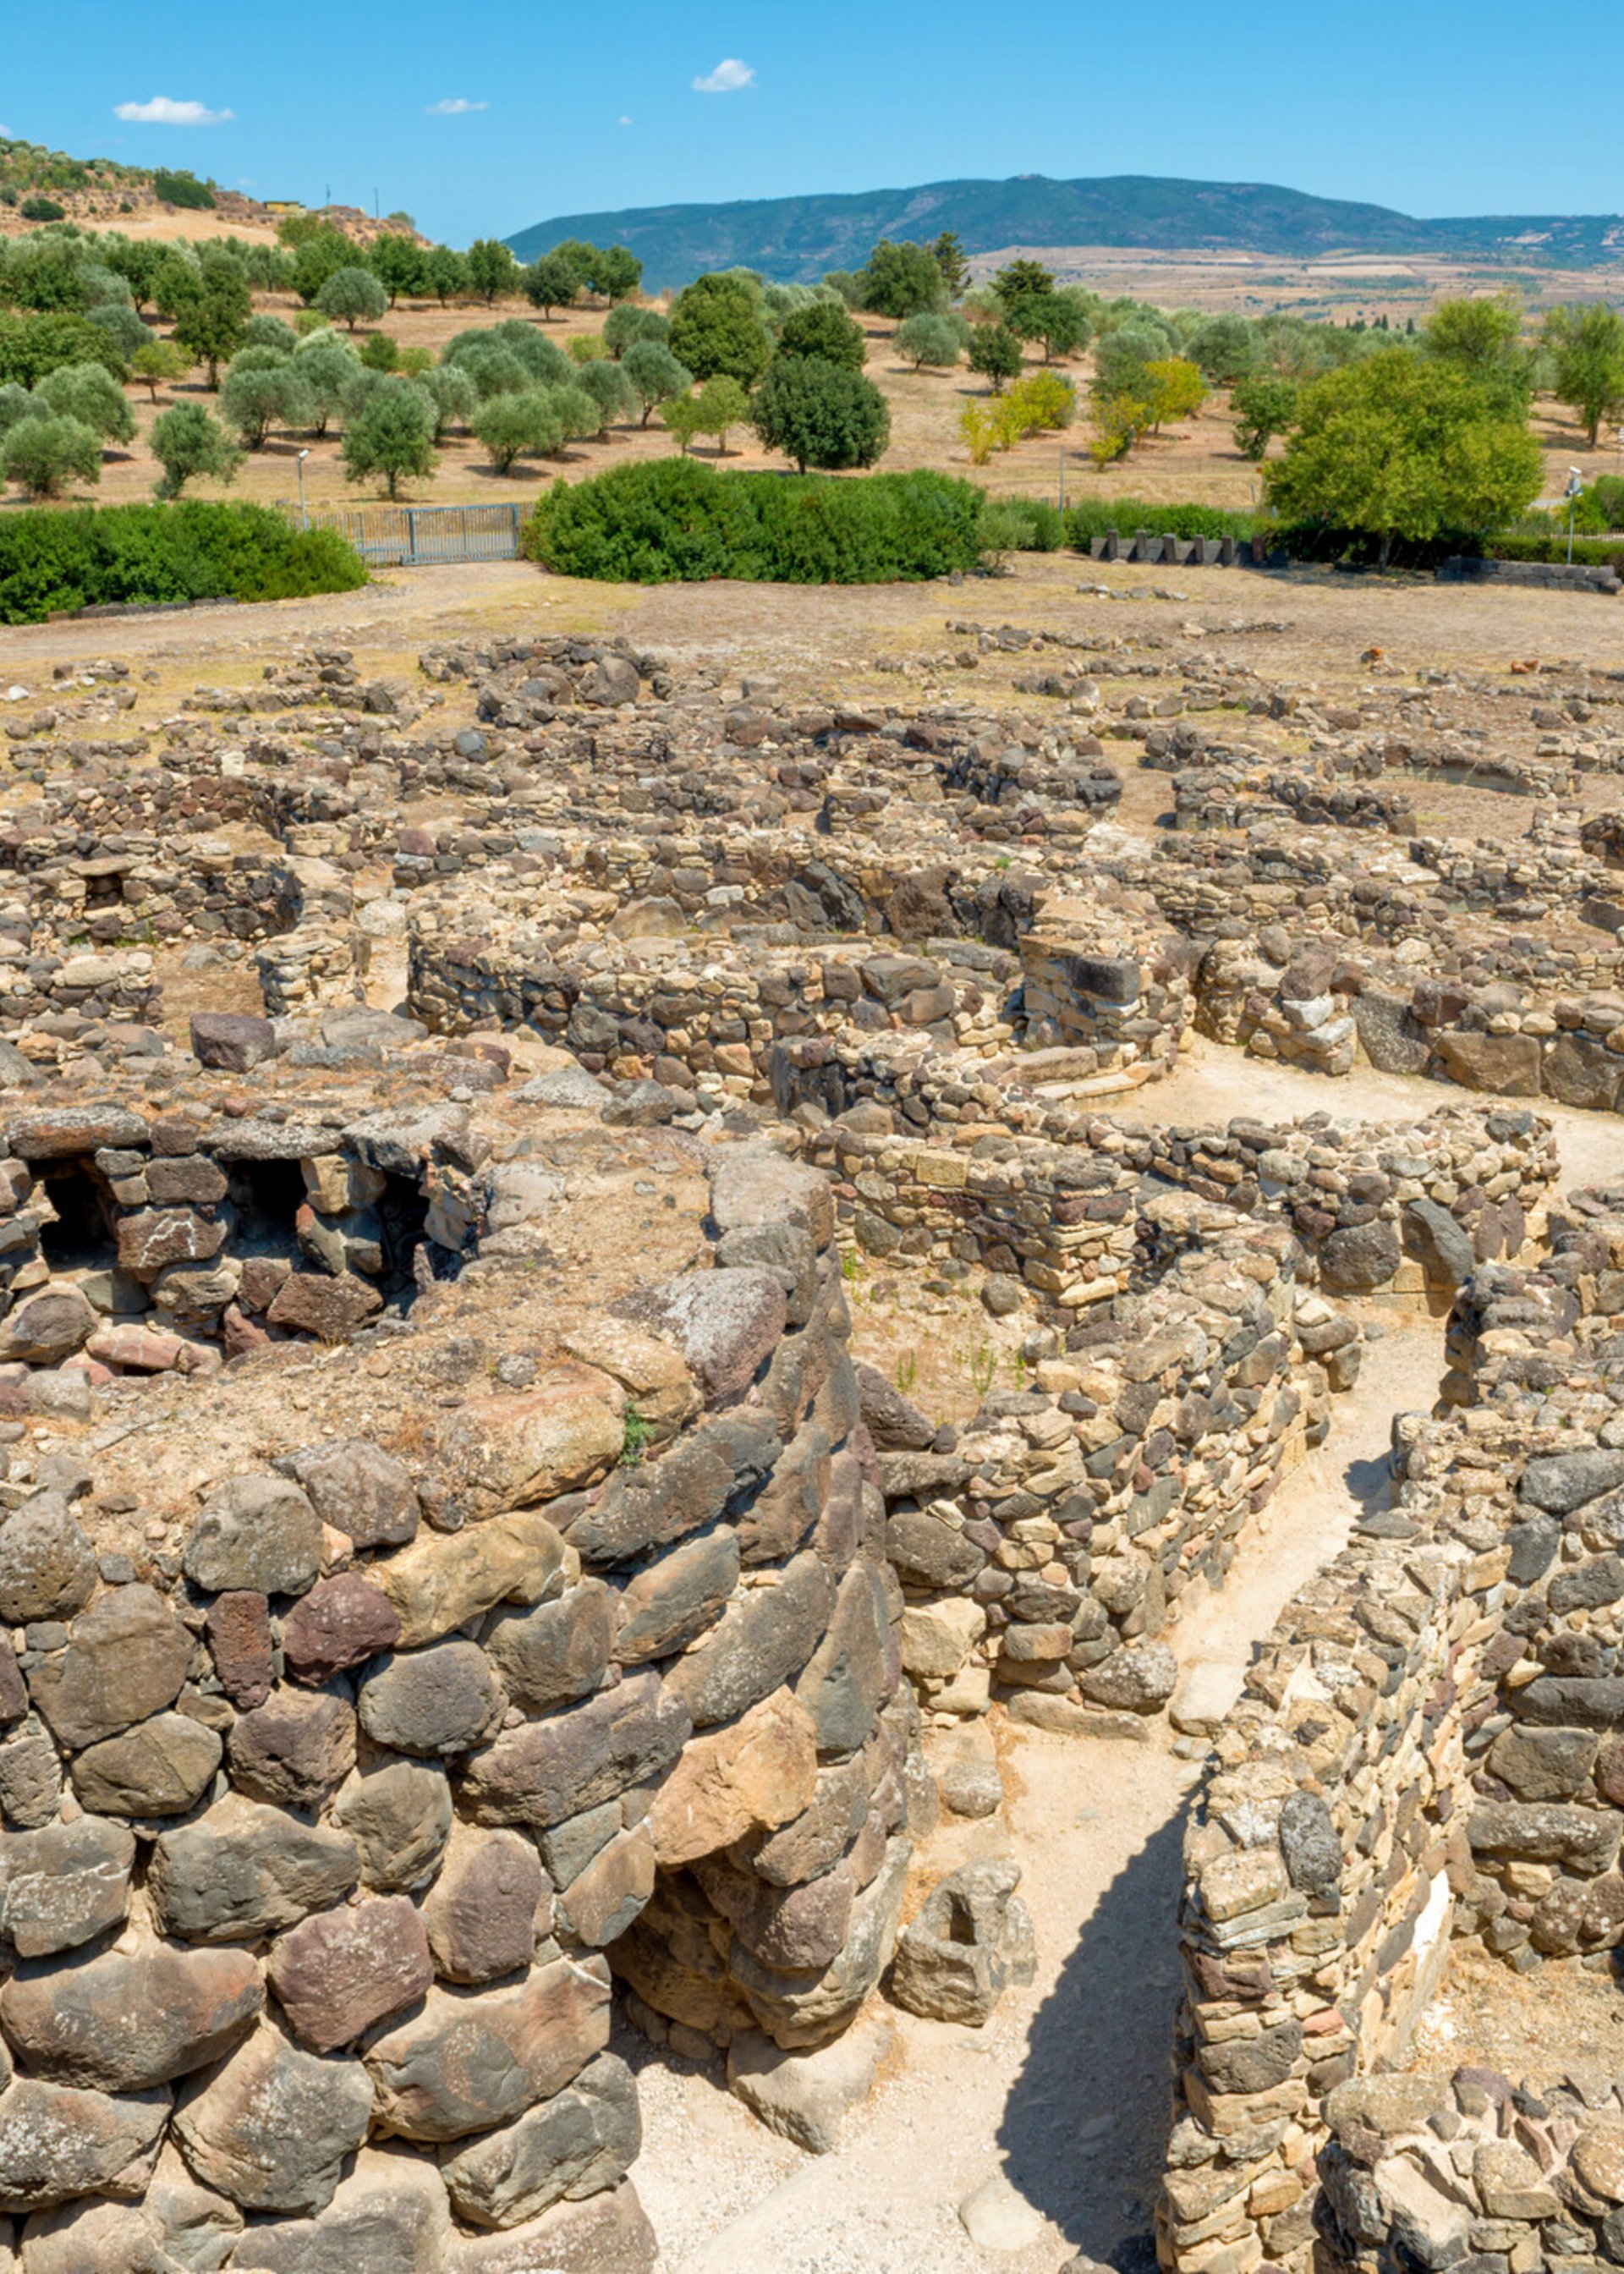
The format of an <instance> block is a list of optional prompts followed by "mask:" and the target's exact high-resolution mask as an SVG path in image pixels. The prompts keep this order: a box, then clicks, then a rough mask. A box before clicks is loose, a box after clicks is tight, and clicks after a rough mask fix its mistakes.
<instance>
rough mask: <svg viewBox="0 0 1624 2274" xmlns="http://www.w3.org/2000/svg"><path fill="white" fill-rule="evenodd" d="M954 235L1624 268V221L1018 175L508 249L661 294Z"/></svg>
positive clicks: (521, 233) (604, 225)
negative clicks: (593, 251)
mask: <svg viewBox="0 0 1624 2274" xmlns="http://www.w3.org/2000/svg"><path fill="white" fill-rule="evenodd" d="M940 230H954V231H955V232H956V233H957V234H958V236H959V237H960V238H961V240H962V241H963V244H964V246H965V250H966V252H969V253H972V254H974V253H976V252H995V251H998V250H1001V249H1002V248H1003V247H1004V246H1006V245H1029V246H1032V247H1034V248H1041V247H1042V246H1044V245H1110V246H1113V247H1123V248H1124V249H1131V250H1138V251H1141V252H1184V251H1205V252H1256V253H1264V254H1274V255H1276V256H1278V257H1282V258H1286V259H1297V260H1302V259H1305V258H1309V257H1312V256H1313V255H1315V254H1320V253H1328V252H1387V253H1393V254H1417V253H1431V254H1432V255H1434V256H1435V257H1454V258H1455V259H1468V260H1473V259H1475V260H1485V261H1489V262H1505V263H1510V262H1512V261H1515V260H1521V261H1522V262H1524V263H1530V262H1537V263H1538V265H1539V266H1540V267H1598V266H1602V265H1605V264H1606V263H1608V262H1612V261H1620V260H1624V217H1620V215H1616V214H1568V215H1516V214H1500V215H1465V216H1461V217H1458V218H1445V219H1433V220H1423V219H1419V218H1417V216H1415V215H1410V214H1403V213H1400V212H1398V211H1397V210H1396V209H1395V208H1394V207H1388V206H1378V205H1365V204H1359V203H1356V202H1353V201H1350V200H1346V199H1338V198H1318V197H1314V196H1312V195H1311V194H1310V193H1309V192H1306V191H1302V190H1292V189H1287V188H1284V187H1282V186H1281V185H1280V184H1274V183H1268V182H1195V181H1184V180H1180V179H1177V178H1176V177H1166V176H1161V175H1149V174H1116V175H1103V176H1099V177H1079V178H1078V179H1076V180H1069V181H1061V180H1056V179H1054V178H1052V177H1049V176H1048V175H1044V174H1018V175H1014V176H1011V177H1009V178H1008V179H1007V180H1004V181H992V180H981V179H976V178H972V177H964V178H960V179H955V180H951V181H944V182H926V183H919V184H914V185H913V186H912V187H906V188H902V189H882V190H860V191H851V192H814V193H811V194H809V195H807V196H803V197H787V198H742V199H736V200H730V201H729V202H727V203H725V204H673V205H665V206H630V207H623V208H621V209H620V210H619V211H616V212H605V213H595V214H566V215H559V216H557V217H556V218H554V219H553V220H551V221H545V222H534V223H532V224H531V226H530V228H528V229H523V230H515V233H514V234H513V235H512V236H511V237H508V240H507V242H508V245H511V246H512V248H513V250H514V252H515V253H516V254H517V255H518V256H519V258H520V259H521V260H534V259H535V258H536V256H537V255H538V253H540V252H546V251H547V250H548V249H549V248H550V247H551V246H552V245H557V244H559V243H560V242H561V241H562V240H563V239H564V238H566V237H584V238H586V239H587V240H588V241H589V242H590V243H592V244H595V245H628V246H629V247H630V249H631V250H632V252H635V253H637V254H638V255H639V257H640V258H641V259H642V260H643V267H644V273H645V274H644V281H645V282H646V283H647V285H648V286H649V288H650V290H661V289H664V288H665V287H669V286H674V285H680V284H683V283H686V282H688V279H689V278H690V277H692V276H695V275H699V274H700V273H701V271H702V270H704V269H707V268H727V267H733V266H735V265H737V264H742V265H743V266H745V267H751V268H758V269H760V270H762V271H763V274H765V275H768V276H770V277H772V278H775V279H778V280H780V281H782V282H786V283H811V282H816V279H817V278H818V277H819V276H821V275H823V274H824V272H825V271H826V270H828V269H830V268H848V267H857V266H858V265H859V264H860V263H861V261H862V260H864V259H865V258H866V257H867V254H868V248H869V246H870V245H873V244H874V242H875V241H876V238H878V237H934V236H936V234H937V233H938V231H940Z"/></svg>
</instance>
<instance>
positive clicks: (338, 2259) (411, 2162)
mask: <svg viewBox="0 0 1624 2274" xmlns="http://www.w3.org/2000/svg"><path fill="white" fill-rule="evenodd" d="M451 2249H452V2233H451V2212H450V2207H449V2205H448V2203H447V2197H446V2185H445V2181H444V2180H442V2179H441V2178H440V2173H439V2172H438V2171H437V2170H436V2169H435V2167H434V2165H432V2163H430V2162H429V2161H428V2160H427V2159H426V2158H425V2157H422V2156H419V2155H416V2154H414V2153H413V2152H412V2151H411V2150H408V2149H402V2148H398V2147H397V2148H387V2149H377V2148H363V2149H362V2150H361V2152H360V2154H359V2155H358V2156H357V2157H356V2161H355V2168H354V2170H353V2171H352V2172H350V2175H349V2177H348V2178H347V2179H345V2180H341V2181H340V2183H339V2185H338V2187H336V2189H335V2191H334V2195H333V2199H332V2201H331V2202H329V2203H328V2204H327V2208H326V2210H320V2211H318V2212H317V2214H316V2216H315V2217H314V2218H289V2219H274V2220H269V2221H264V2220H261V2221H256V2223H255V2224H254V2225H252V2227H250V2228H249V2230H248V2232H247V2233H245V2234H244V2237H243V2239H242V2240H241V2241H240V2242H239V2243H238V2244H237V2248H236V2250H235V2251H234V2252H233V2254H232V2257H231V2274H446V2270H447V2267H448V2266H449V2264H450V2263H451V2259H450V2253H451Z"/></svg>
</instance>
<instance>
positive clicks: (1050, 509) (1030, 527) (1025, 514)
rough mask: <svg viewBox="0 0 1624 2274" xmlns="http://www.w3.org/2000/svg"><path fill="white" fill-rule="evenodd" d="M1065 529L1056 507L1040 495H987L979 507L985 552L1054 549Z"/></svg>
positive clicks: (1058, 547)
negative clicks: (982, 506)
mask: <svg viewBox="0 0 1624 2274" xmlns="http://www.w3.org/2000/svg"><path fill="white" fill-rule="evenodd" d="M1065 533H1066V532H1065V522H1064V517H1063V516H1062V514H1061V512H1060V508H1059V507H1058V506H1053V505H1049V503H1048V502H1047V501H1045V500H1044V499H1042V498H1023V497H1005V498H989V499H988V501H987V502H986V505H985V507H984V508H982V512H981V550H982V551H983V552H984V553H1057V552H1058V551H1059V550H1060V547H1061V546H1062V545H1064V542H1065Z"/></svg>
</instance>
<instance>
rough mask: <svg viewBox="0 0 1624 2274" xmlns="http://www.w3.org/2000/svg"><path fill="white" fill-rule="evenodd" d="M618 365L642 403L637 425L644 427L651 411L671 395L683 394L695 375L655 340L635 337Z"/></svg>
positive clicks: (665, 401)
mask: <svg viewBox="0 0 1624 2274" xmlns="http://www.w3.org/2000/svg"><path fill="white" fill-rule="evenodd" d="M621 368H622V369H623V370H624V372H625V373H626V376H627V378H628V380H630V381H631V385H632V392H633V394H634V395H635V396H636V398H637V401H638V403H640V404H641V405H642V410H643V416H642V418H640V419H639V420H638V422H637V423H638V424H639V425H642V426H646V425H648V423H649V419H650V416H651V415H652V413H653V412H654V410H656V409H657V408H658V405H659V404H660V403H669V402H670V401H671V399H672V398H673V395H686V394H687V393H688V388H690V387H691V386H692V385H693V383H694V374H693V373H692V372H691V371H689V370H688V366H687V365H686V364H681V363H679V362H678V360H677V358H676V357H675V356H674V355H673V353H672V351H671V350H670V349H669V348H666V347H662V346H661V345H660V343H659V342H658V340H638V341H637V342H636V343H635V345H634V346H632V347H629V348H628V349H627V350H626V354H625V357H624V358H623V359H622V364H621Z"/></svg>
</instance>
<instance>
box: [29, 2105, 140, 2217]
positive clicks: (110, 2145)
mask: <svg viewBox="0 0 1624 2274" xmlns="http://www.w3.org/2000/svg"><path fill="white" fill-rule="evenodd" d="M168 2121H169V2093H168V2092H167V2091H165V2090H162V2089H160V2090H156V2091H154V2092H139V2093H121V2094H118V2095H117V2096H115V2095H113V2094H109V2093H105V2092H91V2091H86V2090H82V2089H81V2088H79V2087H78V2086H75V2085H64V2084H48V2083H46V2082H44V2080H43V2079H42V2078H40V2077H34V2076H19V2077H16V2078H14V2079H13V2080H12V2082H11V2083H10V2084H8V2085H7V2086H6V2088H5V2090H4V2092H0V2212H4V2211H30V2210H53V2209H54V2208H55V2207H56V2204H57V2203H62V2202H69V2201H71V2198H72V2197H73V2196H75V2195H97V2194H100V2193H101V2192H102V2190H103V2189H105V2188H107V2187H110V2186H112V2185H113V2184H114V2183H115V2182H116V2181H117V2180H119V2179H120V2177H121V2174H124V2173H125V2172H129V2171H130V2168H131V2166H132V2165H136V2164H138V2163H139V2161H140V2160H141V2159H142V2158H143V2157H147V2156H149V2155H151V2154H152V2153H153V2152H154V2150H156V2148H157V2145H158V2142H159V2141H160V2140H161V2139H162V2136H163V2127H164V2126H165V2124H166V2123H167V2122H168Z"/></svg>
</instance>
